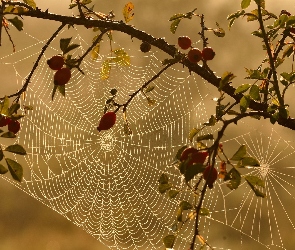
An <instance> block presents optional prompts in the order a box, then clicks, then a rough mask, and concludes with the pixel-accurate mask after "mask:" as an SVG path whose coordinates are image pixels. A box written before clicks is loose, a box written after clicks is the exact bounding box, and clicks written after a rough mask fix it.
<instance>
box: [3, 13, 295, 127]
mask: <svg viewBox="0 0 295 250" xmlns="http://www.w3.org/2000/svg"><path fill="white" fill-rule="evenodd" d="M5 14H6V13H5ZM7 14H8V13H7ZM10 14H11V13H10ZM16 15H20V16H29V17H35V18H41V19H46V20H52V21H57V22H62V23H67V24H70V25H83V26H85V25H87V26H92V27H100V28H104V29H110V30H116V31H119V32H123V33H125V34H127V35H129V36H131V37H132V38H133V37H135V38H137V39H139V40H142V41H145V42H148V43H150V44H151V45H153V46H155V47H157V48H158V49H160V50H162V51H163V52H165V53H166V54H168V55H170V56H171V57H175V56H176V55H177V54H178V55H179V54H180V52H179V51H178V49H177V48H176V47H175V46H174V45H170V44H168V43H167V42H166V41H165V40H164V39H163V38H155V37H153V36H152V35H150V34H148V33H146V32H144V31H141V30H138V29H136V28H135V27H133V26H131V25H128V24H126V23H124V22H123V21H115V20H111V19H105V20H101V19H99V20H88V19H82V18H79V17H72V16H63V15H56V14H52V13H49V12H47V11H41V10H40V9H37V10H30V11H28V12H25V13H22V14H16ZM182 63H183V65H184V66H186V67H187V68H188V69H189V71H190V72H195V73H196V74H198V75H199V76H200V77H202V78H203V79H205V80H206V81H208V82H209V83H210V84H212V85H214V86H215V87H216V88H219V83H220V79H221V78H220V77H218V76H216V75H215V74H213V73H212V72H211V71H208V70H207V69H206V68H205V67H202V66H200V65H198V64H194V63H191V62H190V61H189V60H188V59H185V60H183V61H182ZM222 90H223V91H224V92H225V93H226V94H228V95H229V96H231V97H232V98H233V99H235V101H236V102H239V101H240V99H241V98H242V97H243V95H242V94H235V90H236V89H235V88H234V87H233V86H231V85H227V86H225V87H224V88H223V89H222ZM249 107H250V108H251V109H252V110H254V111H266V108H267V105H266V104H263V103H258V102H254V101H251V103H250V106H249ZM278 123H279V124H280V125H282V126H284V127H287V128H289V129H292V130H295V119H293V118H287V119H285V118H280V119H279V120H278Z"/></svg>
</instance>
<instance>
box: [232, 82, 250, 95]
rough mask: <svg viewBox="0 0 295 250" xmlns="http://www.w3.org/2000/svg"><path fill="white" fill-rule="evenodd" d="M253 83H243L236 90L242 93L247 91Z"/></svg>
mask: <svg viewBox="0 0 295 250" xmlns="http://www.w3.org/2000/svg"><path fill="white" fill-rule="evenodd" d="M250 86H251V84H248V83H246V84H242V85H240V86H239V87H237V89H236V90H235V94H240V93H244V92H246V91H247V90H248V89H249V88H250Z"/></svg>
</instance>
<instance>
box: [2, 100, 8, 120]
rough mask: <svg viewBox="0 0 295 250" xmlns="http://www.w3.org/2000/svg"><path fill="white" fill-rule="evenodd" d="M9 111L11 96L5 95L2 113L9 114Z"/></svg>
mask: <svg viewBox="0 0 295 250" xmlns="http://www.w3.org/2000/svg"><path fill="white" fill-rule="evenodd" d="M8 111H9V98H8V97H7V96H5V97H4V100H3V102H2V103H1V115H5V116H8V115H9V112H8Z"/></svg>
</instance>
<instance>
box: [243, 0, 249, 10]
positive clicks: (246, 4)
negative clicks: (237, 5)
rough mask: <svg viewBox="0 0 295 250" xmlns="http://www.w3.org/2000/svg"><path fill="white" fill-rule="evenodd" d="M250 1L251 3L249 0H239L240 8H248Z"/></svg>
mask: <svg viewBox="0 0 295 250" xmlns="http://www.w3.org/2000/svg"><path fill="white" fill-rule="evenodd" d="M250 3H251V0H242V2H241V8H242V9H246V8H248V7H249V5H250Z"/></svg>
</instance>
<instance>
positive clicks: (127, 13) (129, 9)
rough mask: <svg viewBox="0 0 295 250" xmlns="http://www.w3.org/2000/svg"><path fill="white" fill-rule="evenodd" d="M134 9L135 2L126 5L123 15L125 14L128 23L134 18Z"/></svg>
mask: <svg viewBox="0 0 295 250" xmlns="http://www.w3.org/2000/svg"><path fill="white" fill-rule="evenodd" d="M133 9H134V4H133V3H131V2H129V3H127V4H126V5H125V6H124V9H123V16H124V19H125V22H126V23H128V22H129V21H131V20H132V19H133V17H134V13H133Z"/></svg>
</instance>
